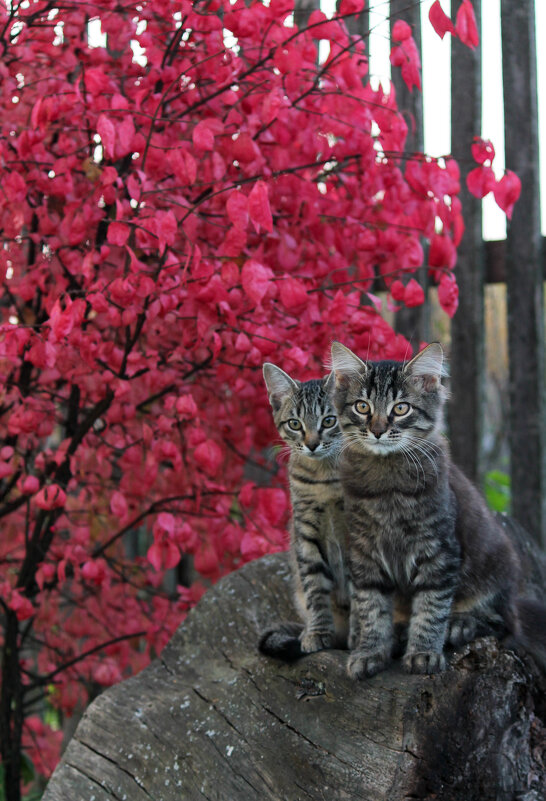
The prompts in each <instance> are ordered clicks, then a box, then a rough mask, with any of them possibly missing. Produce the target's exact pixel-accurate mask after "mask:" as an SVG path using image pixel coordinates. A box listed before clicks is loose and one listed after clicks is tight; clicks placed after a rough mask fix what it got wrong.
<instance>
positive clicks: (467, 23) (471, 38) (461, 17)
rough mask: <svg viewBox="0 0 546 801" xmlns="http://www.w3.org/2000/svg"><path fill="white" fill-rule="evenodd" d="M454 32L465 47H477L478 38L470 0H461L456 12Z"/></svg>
mask: <svg viewBox="0 0 546 801" xmlns="http://www.w3.org/2000/svg"><path fill="white" fill-rule="evenodd" d="M455 30H456V31H457V36H458V37H459V39H460V40H461V42H462V43H463V44H465V45H467V47H472V48H474V47H477V46H478V44H479V42H480V38H479V36H478V27H477V25H476V17H475V15H474V9H473V8H472V3H471V2H470V0H463V2H462V3H461V5H460V6H459V10H458V11H457V19H456V22H455Z"/></svg>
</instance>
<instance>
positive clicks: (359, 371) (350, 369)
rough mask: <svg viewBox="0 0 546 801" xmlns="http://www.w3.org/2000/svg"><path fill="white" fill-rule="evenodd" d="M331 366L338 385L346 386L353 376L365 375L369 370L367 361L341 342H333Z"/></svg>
mask: <svg viewBox="0 0 546 801" xmlns="http://www.w3.org/2000/svg"><path fill="white" fill-rule="evenodd" d="M330 368H331V370H332V372H333V373H334V376H335V383H336V387H345V386H347V384H348V382H349V380H350V379H351V377H352V376H355V375H364V374H365V373H366V372H367V371H368V366H367V364H366V362H363V361H362V359H359V358H358V356H356V355H355V354H354V353H353V352H352V350H349V348H347V347H345V345H342V344H341V342H332V356H331V359H330Z"/></svg>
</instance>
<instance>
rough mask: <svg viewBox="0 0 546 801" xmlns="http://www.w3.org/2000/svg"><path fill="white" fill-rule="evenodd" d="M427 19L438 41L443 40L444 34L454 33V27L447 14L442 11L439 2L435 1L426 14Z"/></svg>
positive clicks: (438, 0)
mask: <svg viewBox="0 0 546 801" xmlns="http://www.w3.org/2000/svg"><path fill="white" fill-rule="evenodd" d="M428 18H429V20H430V24H431V25H432V27H433V28H434V30H435V31H436V33H437V34H438V36H439V37H440V39H443V38H444V36H445V35H446V33H451V34H454V33H455V26H454V24H453V23H452V21H451V19H450V18H449V17H448V16H447V14H445V13H444V10H443V8H442V6H441V5H440V0H435V2H434V3H433V4H432V5H431V7H430V10H429V12H428Z"/></svg>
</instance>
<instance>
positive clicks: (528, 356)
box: [296, 0, 546, 546]
mask: <svg viewBox="0 0 546 801" xmlns="http://www.w3.org/2000/svg"><path fill="white" fill-rule="evenodd" d="M297 5H298V9H299V11H298V12H297V15H296V16H298V20H297V21H298V23H299V24H301V22H302V21H303V20H304V19H305V16H306V14H308V13H309V11H310V10H311V9H312V8H314V7H317V6H318V0H300V2H299V3H298V4H297ZM386 5H387V4H386V3H382V4H381V8H382V9H384V8H385V6H386ZM444 5H445V4H444ZM472 5H473V8H474V11H475V14H476V19H477V22H478V26H480V17H481V0H472ZM457 8H458V4H457V3H454V2H452V10H453V17H454V16H455V12H456V10H457ZM389 11H390V13H389V18H390V21H391V27H392V25H393V24H394V22H396V20H397V19H403V20H405V21H406V22H408V23H409V24H410V25H411V26H412V28H413V35H414V38H415V41H416V43H417V45H418V47H420V46H421V21H420V20H421V8H420V3H419V2H416V0H390V9H389ZM427 24H428V23H427ZM349 27H350V31H351V33H353V34H358V35H360V36H364V37H366V36H368V35H369V12H368V11H367V10H365V11H363V12H362V13H361V14H360V15H359V16H358V17H356V18H354V19H351V20H350V21H349ZM501 31H502V62H503V68H502V82H503V97H504V128H505V161H506V166H507V168H509V169H511V170H513V171H514V172H516V173H517V175H518V176H519V177H520V179H521V182H522V194H521V197H520V200H519V201H518V203H517V204H516V206H515V209H514V213H513V218H512V221H511V223H509V224H508V233H507V239H506V240H503V241H499V242H484V241H483V238H482V203H481V201H479V200H477V199H476V198H474V197H472V195H470V193H469V192H468V190H467V188H466V182H465V180H464V179H465V176H466V172H467V171H468V169H471V167H469V166H468V164H469V155H470V145H471V143H472V140H473V138H474V136H476V135H480V133H481V120H482V80H481V74H482V64H481V48H480V47H477V48H476V49H474V50H471V49H469V48H468V47H466V46H464V45H463V44H462V43H461V42H460V41H458V40H457V39H455V38H453V40H452V48H451V109H452V114H451V120H452V123H451V142H452V154H453V156H454V157H455V158H456V159H457V160H458V161H459V163H460V164H461V165H462V170H461V172H462V181H461V184H462V188H461V201H462V205H463V214H464V220H465V234H464V237H463V240H462V242H461V245H460V247H459V255H458V261H457V267H456V273H457V281H458V284H459V289H460V295H459V310H458V312H457V313H456V315H455V317H454V319H453V322H452V326H451V349H450V364H451V402H450V407H449V412H448V423H449V433H450V440H451V447H452V453H453V457H454V459H455V461H456V462H457V463H458V464H459V465H460V466H461V467H462V468H463V470H464V471H465V472H466V474H467V475H468V476H469V477H471V478H472V479H473V480H475V481H476V482H477V483H481V481H482V480H483V470H484V465H483V442H484V437H483V432H484V413H485V409H484V403H485V335H484V287H485V284H486V282H487V281H496V282H498V281H502V282H504V283H506V288H507V329H508V357H509V380H508V397H507V398H506V403H505V416H504V425H505V427H506V429H507V433H508V441H509V453H510V476H511V490H512V514H513V516H514V517H515V518H516V519H517V520H518V521H519V522H520V523H521V524H522V525H523V526H524V527H525V528H526V529H527V530H528V531H529V532H530V533H532V534H533V536H534V537H535V538H536V539H537V540H538V541H540V542H542V544H543V546H546V450H545V446H546V440H545V435H546V423H545V414H544V412H545V405H544V404H545V401H544V304H543V281H544V275H545V269H544V258H543V239H542V237H541V231H540V199H539V177H538V163H539V161H538V112H537V68H536V36H535V8H534V0H518V2H514V0H501ZM500 79H501V77H500V76H499V80H500ZM393 83H394V85H395V89H396V94H397V99H398V105H399V108H400V110H401V111H402V113H404V114H405V115H406V116H407V117H409V118H411V120H412V121H414V127H413V130H412V126H410V135H409V140H408V143H407V150H408V151H410V152H411V151H422V150H423V107H422V95H421V94H420V93H419V92H413V93H410V92H408V90H407V88H406V86H405V84H404V83H403V82H402V80H401V78H400V74H399V71H398V70H394V71H393ZM472 166H475V165H472ZM396 325H397V328H398V330H399V331H401V332H402V333H404V334H406V336H408V338H410V340H411V341H412V343H415V342H416V341H419V340H426V339H428V336H427V334H428V331H427V308H426V305H425V307H423V308H421V309H417V310H411V309H410V310H403V311H401V312H399V313H398V315H397V321H396Z"/></svg>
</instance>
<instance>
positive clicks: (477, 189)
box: [466, 167, 496, 198]
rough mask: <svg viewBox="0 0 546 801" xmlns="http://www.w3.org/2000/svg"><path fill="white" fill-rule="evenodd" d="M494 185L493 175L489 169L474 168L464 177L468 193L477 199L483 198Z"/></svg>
mask: <svg viewBox="0 0 546 801" xmlns="http://www.w3.org/2000/svg"><path fill="white" fill-rule="evenodd" d="M495 184H496V179H495V173H494V172H493V170H492V168H491V167H476V168H475V169H474V170H471V171H470V172H469V173H468V175H467V176H466V185H467V187H468V191H469V192H470V194H472V195H474V197H477V198H483V197H485V196H486V195H487V194H488V193H489V192H491V191H492V190H493V189H494V188H495Z"/></svg>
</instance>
